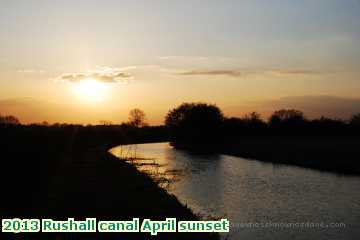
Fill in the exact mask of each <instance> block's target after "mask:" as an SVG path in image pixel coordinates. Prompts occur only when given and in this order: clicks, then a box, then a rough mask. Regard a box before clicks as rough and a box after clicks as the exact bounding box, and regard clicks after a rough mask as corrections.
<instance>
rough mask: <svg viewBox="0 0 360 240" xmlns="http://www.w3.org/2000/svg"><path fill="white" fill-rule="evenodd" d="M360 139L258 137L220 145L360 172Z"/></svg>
mask: <svg viewBox="0 0 360 240" xmlns="http://www.w3.org/2000/svg"><path fill="white" fill-rule="evenodd" d="M359 146H360V139H358V138H351V137H336V138H330V137H328V138H325V137H324V138H319V137H317V138H314V137H303V138H290V137H258V138H248V139H239V140H238V141H236V142H232V143H227V144H225V145H221V146H220V147H219V148H218V150H219V151H220V152H221V153H224V154H229V155H233V156H239V157H244V158H250V159H256V160H261V161H266V162H272V163H277V164H289V165H296V166H301V167H306V168H312V169H317V170H323V171H330V172H334V173H339V174H353V175H360V161H359V156H360V148H359Z"/></svg>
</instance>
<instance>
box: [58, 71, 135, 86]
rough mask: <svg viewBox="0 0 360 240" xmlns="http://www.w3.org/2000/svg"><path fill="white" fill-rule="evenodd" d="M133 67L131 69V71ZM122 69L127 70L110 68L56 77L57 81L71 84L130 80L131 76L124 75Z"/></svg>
mask: <svg viewBox="0 0 360 240" xmlns="http://www.w3.org/2000/svg"><path fill="white" fill-rule="evenodd" d="M132 68H133V67H131V69H132ZM124 69H130V67H128V68H110V67H102V68H97V69H95V70H90V71H88V72H85V73H65V74H62V75H61V76H59V77H57V79H58V80H63V81H68V82H72V83H78V82H81V81H83V80H87V79H94V80H96V81H99V82H103V83H117V82H122V81H125V80H128V79H131V78H132V75H131V74H129V73H126V72H125V71H124Z"/></svg>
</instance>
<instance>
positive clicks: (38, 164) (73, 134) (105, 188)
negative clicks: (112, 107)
mask: <svg viewBox="0 0 360 240" xmlns="http://www.w3.org/2000/svg"><path fill="white" fill-rule="evenodd" d="M40 130H41V131H40ZM83 130H84V129H76V128H74V127H71V128H69V129H53V128H39V129H36V130H34V129H28V128H27V127H22V128H21V129H2V132H1V133H2V136H7V141H2V142H1V145H2V148H1V150H2V157H1V164H2V168H1V178H2V181H3V183H4V187H3V189H2V200H3V204H2V207H1V217H2V218H13V217H18V218H53V219H56V220H63V219H66V218H68V217H75V219H78V220H82V219H84V218H85V217H96V218H97V219H98V220H131V219H132V218H133V217H139V218H140V219H144V218H150V219H153V220H165V218H166V217H175V218H177V219H178V220H180V219H182V220H196V219H198V217H197V216H195V215H194V214H193V213H192V212H191V210H189V209H188V208H186V207H185V206H183V205H181V204H180V203H179V201H178V200H177V199H176V197H174V196H172V195H169V194H168V193H167V192H166V191H165V190H163V189H161V188H159V187H158V186H157V185H156V184H155V183H154V182H153V181H152V180H151V178H150V177H148V176H146V175H144V174H142V173H140V172H138V171H137V170H136V168H135V167H133V166H131V165H129V164H128V163H126V162H124V161H120V160H119V159H117V158H115V157H114V156H112V155H111V154H110V153H108V152H107V151H108V147H109V146H113V145H115V144H116V141H113V140H112V141H103V140H102V141H99V139H102V138H101V137H100V136H99V135H98V136H97V137H95V136H94V135H92V136H91V134H90V136H89V135H88V134H85V135H84V134H83V133H79V131H80V132H81V131H83ZM91 131H95V130H94V129H93V130H91ZM83 136H86V137H83ZM87 137H95V138H96V139H97V140H92V141H90V139H87ZM137 137H139V135H137ZM104 139H106V138H104ZM134 139H135V138H134V137H132V136H131V135H128V136H127V139H126V141H123V142H126V143H129V142H132V140H134ZM2 140H4V139H2ZM85 140H86V141H85ZM137 140H138V141H139V142H148V141H147V140H148V139H146V138H143V139H139V138H138V139H137ZM140 140H143V141H140ZM90 142H91V144H90ZM119 142H121V141H119ZM135 142H136V141H135ZM85 143H86V144H85ZM96 144H98V146H100V145H103V146H102V147H96V146H95V145H96ZM4 237H5V238H14V237H16V238H22V239H23V238H26V239H29V238H32V239H39V238H41V239H44V238H51V239H54V238H59V237H60V238H61V239H63V238H65V239H66V238H68V239H74V237H76V239H79V238H81V239H89V238H91V239H109V238H110V239H112V238H114V239H115V238H116V239H119V238H128V239H169V238H171V239H202V238H203V239H218V235H209V234H200V233H199V234H173V233H171V234H170V233H169V234H166V233H163V234H161V233H160V235H158V236H157V237H156V238H155V237H151V236H150V234H142V235H141V234H104V233H101V234H100V233H98V234H93V233H91V234H76V235H75V234H52V235H49V234H43V233H39V234H16V235H14V234H5V235H4Z"/></svg>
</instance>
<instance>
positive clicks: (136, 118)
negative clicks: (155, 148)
mask: <svg viewBox="0 0 360 240" xmlns="http://www.w3.org/2000/svg"><path fill="white" fill-rule="evenodd" d="M145 120H146V115H145V113H144V111H143V110H141V109H139V108H134V109H132V110H130V112H129V123H130V125H132V126H134V127H137V128H139V127H144V126H146V122H145Z"/></svg>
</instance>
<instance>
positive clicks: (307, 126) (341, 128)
mask: <svg viewBox="0 0 360 240" xmlns="http://www.w3.org/2000/svg"><path fill="white" fill-rule="evenodd" d="M165 125H166V126H167V127H168V129H170V132H171V136H172V139H173V140H175V141H186V142H218V141H228V140H231V139H233V138H239V137H251V136H289V137H291V136H294V137H299V136H316V137H321V136H359V135H360V114H356V115H354V116H353V117H352V118H351V119H350V120H348V121H344V120H340V119H330V118H326V117H321V118H319V119H313V120H309V119H307V118H306V117H305V115H304V113H303V112H301V111H299V110H295V109H281V110H278V111H275V112H274V113H273V114H272V115H271V116H270V118H269V119H268V121H264V120H263V119H261V117H260V114H258V113H256V112H252V113H250V114H246V115H245V116H244V117H241V118H239V117H230V118H227V117H224V114H223V113H222V111H221V110H220V109H219V108H218V107H217V106H216V105H213V104H206V103H184V104H181V105H180V106H178V107H177V108H174V109H172V110H170V111H169V112H168V114H167V116H166V118H165Z"/></svg>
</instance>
